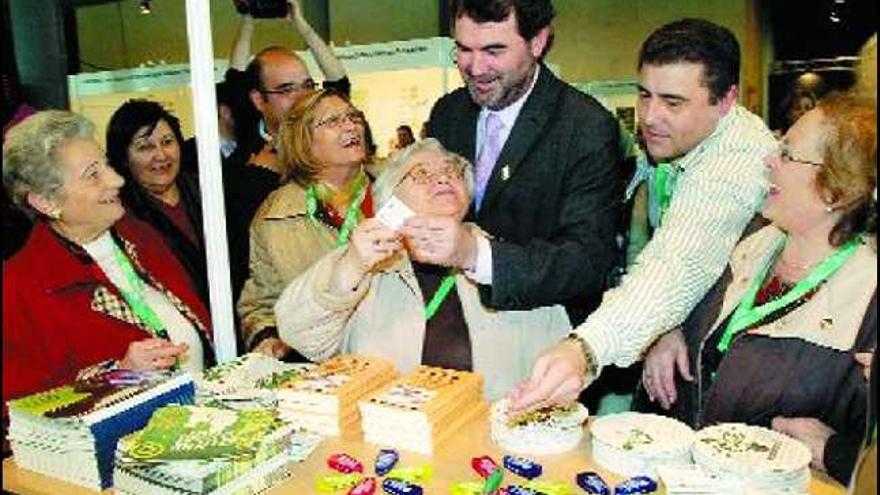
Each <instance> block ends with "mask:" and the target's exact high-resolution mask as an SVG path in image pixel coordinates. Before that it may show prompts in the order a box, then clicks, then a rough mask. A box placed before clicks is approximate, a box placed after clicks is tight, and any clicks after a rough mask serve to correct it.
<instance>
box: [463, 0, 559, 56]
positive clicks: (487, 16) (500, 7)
mask: <svg viewBox="0 0 880 495" xmlns="http://www.w3.org/2000/svg"><path fill="white" fill-rule="evenodd" d="M510 9H513V12H514V15H515V16H516V25H517V27H518V31H519V35H520V36H522V38H523V39H524V40H526V41H528V40H531V39H532V38H534V37H535V35H536V34H538V31H540V30H542V29H544V28H545V27H547V26H549V25H550V21H552V20H553V17H555V16H556V10H554V9H553V4H552V3H550V0H452V2H451V4H450V9H449V10H450V13H451V14H452V20H453V24H454V23H455V19H458V18H459V17H462V16H465V15H466V16H468V17H470V18H471V19H473V20H474V22H477V23H483V22H502V21H504V20H505V19H507V16H508V15H510ZM552 44H553V33H552V32H551V33H550V39H549V40H547V47H546V48H545V49H544V53H547V52H548V51H549V50H550V46H551V45H552ZM541 55H542V56H543V55H544V54H543V53H542V54H541Z"/></svg>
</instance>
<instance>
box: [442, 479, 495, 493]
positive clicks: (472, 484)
mask: <svg viewBox="0 0 880 495" xmlns="http://www.w3.org/2000/svg"><path fill="white" fill-rule="evenodd" d="M485 485H486V482H485V481H462V482H460V483H455V484H454V485H452V486H450V487H449V495H482V494H483V486H485Z"/></svg>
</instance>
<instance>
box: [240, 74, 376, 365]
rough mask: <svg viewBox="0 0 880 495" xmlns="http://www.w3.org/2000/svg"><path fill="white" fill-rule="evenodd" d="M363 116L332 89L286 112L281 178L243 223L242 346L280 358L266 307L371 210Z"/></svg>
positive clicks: (281, 348) (283, 350)
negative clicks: (246, 267)
mask: <svg viewBox="0 0 880 495" xmlns="http://www.w3.org/2000/svg"><path fill="white" fill-rule="evenodd" d="M364 123H365V120H364V116H363V114H362V113H361V112H359V111H358V110H357V109H356V108H354V107H353V106H352V105H351V103H350V102H349V101H348V99H347V98H346V97H345V96H343V95H342V94H340V93H337V92H335V91H332V90H323V91H313V92H309V93H308V94H306V95H305V96H303V97H302V98H300V99H299V100H298V101H297V102H296V103H294V105H293V107H291V109H290V111H289V112H288V113H287V114H286V116H285V118H284V120H283V122H282V123H281V128H280V132H279V146H278V153H279V161H280V162H282V163H283V165H284V168H285V169H286V170H288V183H286V184H285V185H283V186H281V187H280V188H278V189H277V190H276V191H274V192H273V193H272V194H270V195H269V197H268V198H267V199H266V201H265V202H264V203H263V204H262V206H260V208H259V209H258V210H257V213H256V215H254V219H253V222H252V223H251V228H250V277H249V278H248V280H247V282H245V284H244V288H243V289H242V292H241V297H240V299H239V302H238V313H239V316H240V318H241V324H242V333H243V335H242V337H243V342H244V344H245V346H246V349H247V350H251V351H257V352H262V353H264V354H267V355H270V356H274V357H276V358H284V357H286V356H287V355H288V353H289V351H290V348H289V347H288V346H287V345H286V344H284V343H283V342H282V341H281V340H280V339H279V338H278V331H277V329H276V324H275V312H274V310H273V306H274V305H275V301H276V300H277V299H278V296H279V295H280V294H281V291H282V290H283V289H284V287H285V286H286V285H287V284H288V283H290V281H291V280H293V279H294V278H295V277H296V276H297V275H299V274H300V273H302V272H303V271H305V270H306V269H307V268H308V267H309V266H311V265H312V264H313V263H314V262H315V261H317V260H318V259H319V258H321V256H323V255H324V254H325V253H327V252H329V251H331V250H332V249H334V248H335V247H338V246H342V245H345V244H346V243H347V242H348V240H349V237H350V236H351V233H352V231H353V230H354V228H355V227H356V226H357V225H358V224H359V223H360V222H362V221H363V220H364V219H365V218H368V217H371V216H373V199H372V193H371V190H370V181H369V178H368V177H367V175H366V173H365V172H364V169H363V166H364V160H365V145H364Z"/></svg>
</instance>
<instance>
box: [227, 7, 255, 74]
mask: <svg viewBox="0 0 880 495" xmlns="http://www.w3.org/2000/svg"><path fill="white" fill-rule="evenodd" d="M254 24H255V21H254V18H253V17H251V15H250V14H244V15H242V16H241V23H240V24H239V25H238V32H237V33H235V40H234V41H233V42H232V50H231V51H230V52H229V68H231V69H235V70H238V71H243V70H245V69H246V68H247V64H248V61H249V59H250V56H251V40H252V39H253V37H254Z"/></svg>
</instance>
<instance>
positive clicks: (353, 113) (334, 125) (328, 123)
mask: <svg viewBox="0 0 880 495" xmlns="http://www.w3.org/2000/svg"><path fill="white" fill-rule="evenodd" d="M345 122H351V123H352V124H354V125H364V114H363V113H362V112H360V111H359V110H354V109H349V110H346V111H345V112H342V113H337V114H335V115H329V116H327V117H324V118H323V119H321V120H319V121H317V122H315V125H314V128H315V129H319V128H321V127H326V128H328V129H339V128H340V127H342V125H343V124H344V123H345Z"/></svg>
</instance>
